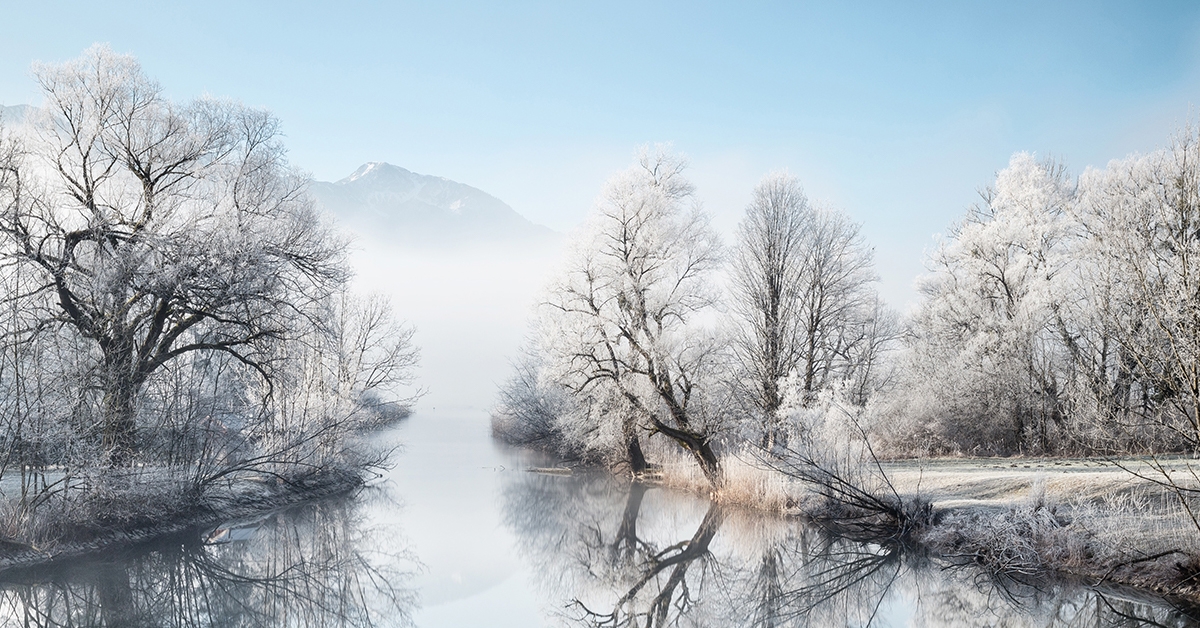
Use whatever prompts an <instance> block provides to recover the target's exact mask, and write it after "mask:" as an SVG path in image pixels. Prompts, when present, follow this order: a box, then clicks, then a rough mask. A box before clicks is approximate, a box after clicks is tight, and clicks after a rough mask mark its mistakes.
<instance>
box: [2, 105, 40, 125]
mask: <svg viewBox="0 0 1200 628" xmlns="http://www.w3.org/2000/svg"><path fill="white" fill-rule="evenodd" d="M32 109H33V107H30V106H29V105H9V106H4V105H0V124H5V125H12V126H15V125H18V124H21V122H22V121H24V120H25V115H26V114H28V113H29V112H30V110H32Z"/></svg>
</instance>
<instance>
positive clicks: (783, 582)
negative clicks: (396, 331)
mask: <svg viewBox="0 0 1200 628" xmlns="http://www.w3.org/2000/svg"><path fill="white" fill-rule="evenodd" d="M377 440H378V442H380V443H381V444H392V445H398V446H399V447H400V449H399V450H398V451H397V452H396V455H395V457H394V463H395V466H394V467H393V468H392V469H391V470H389V472H388V474H387V476H386V477H384V478H381V479H380V480H379V481H378V482H376V483H374V484H373V485H372V487H371V489H370V490H368V491H365V492H364V493H363V494H362V495H359V496H357V497H356V498H353V499H334V500H325V501H321V502H317V503H312V504H307V505H304V506H301V507H297V508H293V509H290V510H287V511H285V512H281V513H275V514H273V515H271V516H268V517H263V518H261V519H258V520H251V521H243V522H230V524H228V525H226V526H223V527H222V529H220V530H217V531H216V532H215V533H211V534H206V535H203V536H201V537H197V536H196V535H185V536H182V537H178V538H174V539H170V540H168V541H164V542H160V543H156V544H154V545H151V546H146V547H142V548H135V549H131V550H129V551H125V552H121V553H114V554H111V555H108V556H104V557H101V558H98V559H95V560H90V561H78V562H75V563H73V564H67V565H59V566H56V567H54V568H51V569H40V570H36V571H27V572H22V573H7V574H2V575H0V579H2V580H3V581H2V582H0V596H2V597H0V625H5V626H99V625H107V626H127V625H128V626H137V625H145V626H275V625H279V626H409V625H417V626H426V627H437V626H539V625H547V626H551V625H572V626H635V625H636V626H647V625H650V626H659V625H662V626H838V627H841V626H868V625H870V626H1064V627H1065V626H1139V625H1160V626H1189V625H1193V624H1192V623H1190V620H1189V619H1188V618H1187V617H1185V616H1184V615H1183V614H1182V613H1181V612H1179V611H1177V610H1176V609H1173V608H1171V607H1170V606H1168V605H1166V604H1164V603H1162V602H1160V601H1156V600H1151V599H1142V598H1139V597H1138V596H1137V595H1134V594H1131V593H1128V592H1119V591H1096V590H1092V589H1088V588H1082V587H1068V586H1065V585H1056V586H1048V585H1041V586H1031V585H1030V584H1029V583H1014V582H1005V583H999V584H998V583H996V582H995V581H993V580H992V579H990V578H987V577H986V576H984V575H983V574H981V573H979V572H977V571H974V570H973V568H970V567H966V568H956V569H945V568H944V567H943V566H939V565H933V564H931V563H930V561H928V560H923V559H922V558H921V557H919V556H911V555H906V554H904V553H902V552H901V551H899V549H897V548H894V547H888V546H886V545H878V544H870V543H865V544H864V543H856V542H851V541H848V540H844V539H838V538H834V537H831V536H829V535H826V534H823V533H822V532H820V531H819V530H815V529H812V528H807V527H805V526H803V525H800V524H799V523H797V522H794V521H785V520H781V519H775V518H765V517H761V516H757V515H753V514H750V513H744V512H738V511H733V510H728V509H720V508H715V507H713V506H712V505H711V504H709V503H708V502H707V501H705V500H703V499H699V498H696V497H693V496H690V495H682V494H677V493H671V492H668V491H665V490H663V489H659V488H649V487H644V486H637V485H635V486H630V485H629V484H628V483H625V482H621V481H618V480H616V479H614V478H611V477H609V476H607V475H604V474H576V475H573V476H554V475H543V474H535V473H528V472H526V471H524V469H526V468H528V467H529V466H531V465H542V464H545V461H544V460H539V459H536V457H534V456H532V455H530V454H526V453H521V452H514V451H510V450H506V449H504V448H502V447H499V446H497V445H495V444H493V443H492V441H491V439H490V438H489V436H488V429H487V419H486V417H485V416H482V415H481V414H469V413H459V414H444V415H437V414H433V413H426V414H418V415H416V416H414V417H412V418H411V419H409V420H408V421H407V422H405V423H404V424H403V425H401V426H399V427H397V428H395V429H394V430H390V431H388V432H386V433H384V434H381V435H379V436H378V437H377Z"/></svg>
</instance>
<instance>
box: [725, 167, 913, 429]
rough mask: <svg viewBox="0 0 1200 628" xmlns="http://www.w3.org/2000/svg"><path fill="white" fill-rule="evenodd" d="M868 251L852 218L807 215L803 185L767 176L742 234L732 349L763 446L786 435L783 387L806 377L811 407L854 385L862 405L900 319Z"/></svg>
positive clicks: (823, 213) (809, 209)
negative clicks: (830, 391)
mask: <svg viewBox="0 0 1200 628" xmlns="http://www.w3.org/2000/svg"><path fill="white" fill-rule="evenodd" d="M875 279H876V277H875V275H874V272H873V270H872V259H871V250H870V249H869V248H868V247H867V246H866V244H865V243H864V242H863V239H862V237H861V235H860V234H859V226H858V225H857V224H855V223H853V222H851V221H850V220H849V219H848V218H847V217H846V216H845V215H843V214H841V213H840V212H836V211H833V210H828V209H814V208H813V207H811V206H810V205H809V202H808V199H807V198H806V197H805V195H804V192H803V190H802V189H801V188H800V184H799V182H798V181H797V180H796V179H795V178H794V177H791V176H788V175H786V174H772V175H768V176H767V177H766V178H764V179H763V181H762V182H761V183H759V185H758V187H757V188H756V189H755V191H754V198H753V200H752V201H751V203H750V205H749V206H748V207H747V208H746V216H745V218H744V219H743V220H742V223H741V224H740V225H739V228H738V245H737V248H736V250H735V255H734V262H733V310H734V312H735V313H736V318H737V327H738V328H739V332H740V333H739V334H738V337H737V342H736V343H735V346H736V349H737V355H738V358H739V362H740V365H741V369H742V371H743V378H744V380H745V381H744V382H743V386H744V387H745V388H747V389H748V393H749V397H750V399H751V402H752V405H753V407H754V409H755V411H756V412H757V413H758V414H759V415H760V421H761V425H762V442H761V444H762V445H763V446H764V447H768V448H769V447H771V446H772V445H773V444H774V443H775V442H776V440H777V439H778V438H779V437H780V435H781V434H782V432H781V431H780V430H781V426H780V425H779V420H780V418H779V416H778V410H779V406H780V403H781V399H782V394H783V393H782V392H781V391H780V388H779V387H780V382H781V381H782V380H783V379H784V378H785V377H788V376H789V375H793V374H797V375H798V376H799V380H798V381H799V385H800V386H801V387H802V388H803V396H804V398H805V399H807V400H808V402H812V401H813V400H815V399H816V397H817V396H818V394H819V393H820V392H821V391H822V390H823V389H825V388H827V387H828V386H830V385H832V384H834V383H838V382H843V381H847V380H852V381H853V384H852V388H853V394H854V395H856V398H858V399H859V400H860V401H864V402H865V398H866V396H867V393H868V390H869V388H870V387H871V384H872V383H873V382H874V380H875V379H876V378H877V376H878V372H879V370H880V368H879V364H878V362H879V357H880V354H881V353H882V351H883V350H884V349H885V348H886V346H887V344H888V343H889V342H890V341H891V340H892V339H894V338H895V336H896V333H897V325H896V323H895V317H894V316H893V315H891V314H890V313H889V312H888V311H887V309H886V307H884V306H883V305H882V303H881V302H880V301H879V299H878V297H877V296H876V295H875V292H874V290H873V288H872V285H871V284H872V283H873V282H874V281H875Z"/></svg>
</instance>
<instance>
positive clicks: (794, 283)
mask: <svg viewBox="0 0 1200 628" xmlns="http://www.w3.org/2000/svg"><path fill="white" fill-rule="evenodd" d="M812 228H813V211H812V209H811V208H810V207H809V204H808V198H807V197H806V196H805V195H804V191H803V190H802V189H801V188H800V184H799V182H798V181H797V180H796V179H795V178H794V177H791V176H788V175H786V174H771V175H768V176H767V177H766V178H764V179H763V180H762V182H760V183H759V184H758V187H756V188H755V189H754V199H753V200H752V201H751V202H750V205H749V206H748V207H747V208H746V217H745V218H743V219H742V222H741V224H740V225H738V244H737V249H736V252H735V255H734V257H733V265H732V271H733V296H734V300H733V301H734V303H733V307H734V309H735V311H736V312H737V314H738V317H739V318H740V319H741V321H742V323H743V325H742V328H743V332H742V333H741V334H740V337H739V338H738V340H737V342H736V343H735V347H736V350H737V355H738V358H739V360H740V362H741V367H742V369H743V370H744V371H745V374H746V377H747V379H748V380H749V381H750V383H749V388H750V389H751V390H750V391H749V392H750V396H751V398H752V399H753V403H754V405H755V406H756V407H757V409H758V410H759V411H760V412H761V413H762V422H763V434H762V446H763V447H766V448H770V447H772V446H773V444H774V442H775V440H776V439H777V438H778V437H779V435H778V433H779V425H778V423H779V417H778V416H777V413H778V411H779V406H780V404H781V403H782V395H781V394H780V391H779V382H780V380H782V379H783V378H784V377H787V376H788V374H790V373H791V372H792V371H794V370H796V369H797V368H798V367H799V366H800V363H801V358H802V356H801V347H802V346H803V339H802V337H803V333H802V328H801V313H800V292H801V285H802V283H803V281H804V275H805V270H806V266H807V263H806V259H805V258H806V256H807V255H808V253H809V251H808V244H809V239H810V237H811V233H810V231H811V229H812Z"/></svg>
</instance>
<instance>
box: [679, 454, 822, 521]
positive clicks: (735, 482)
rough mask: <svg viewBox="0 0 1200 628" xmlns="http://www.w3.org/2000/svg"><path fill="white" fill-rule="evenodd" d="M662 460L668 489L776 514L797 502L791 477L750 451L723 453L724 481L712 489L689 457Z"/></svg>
mask: <svg viewBox="0 0 1200 628" xmlns="http://www.w3.org/2000/svg"><path fill="white" fill-rule="evenodd" d="M660 459H661V460H662V469H661V482H662V484H663V486H666V487H668V488H674V489H679V490H685V491H689V492H693V493H702V494H704V495H707V496H708V497H709V498H710V499H712V500H713V501H716V502H719V503H722V504H731V505H737V506H742V507H746V508H752V509H755V510H761V511H766V512H774V513H782V512H787V511H789V510H790V509H793V508H794V507H795V505H796V503H797V501H798V496H797V491H796V488H795V486H794V484H793V482H792V481H791V479H790V478H788V477H787V476H785V475H784V474H782V473H780V472H779V471H778V470H776V469H772V468H770V467H768V466H766V465H764V464H762V463H760V462H758V461H757V460H755V459H754V458H753V457H752V456H751V455H750V454H748V453H747V452H738V453H728V454H724V455H722V457H721V468H722V471H723V473H722V477H723V480H724V481H723V482H722V484H721V486H719V487H717V488H713V486H712V484H711V483H710V482H709V481H708V478H706V477H705V476H704V473H703V472H701V471H700V469H699V467H698V466H697V465H696V462H695V460H693V459H692V458H691V457H690V456H685V455H683V454H678V453H667V454H664V455H662V457H661V458H660Z"/></svg>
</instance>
